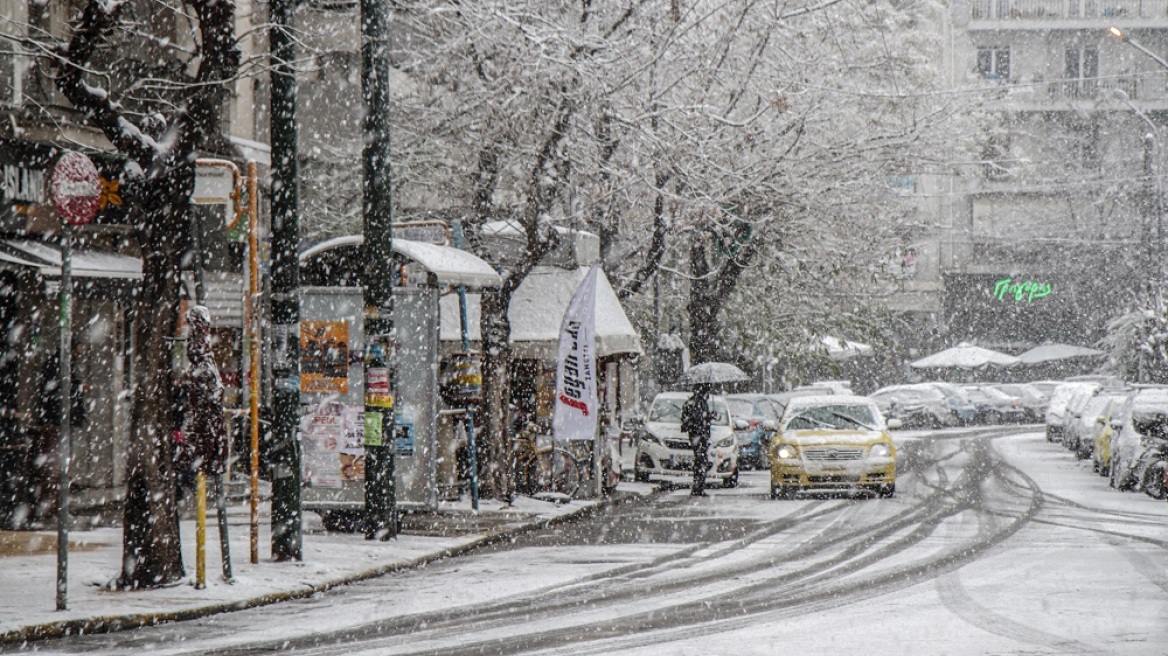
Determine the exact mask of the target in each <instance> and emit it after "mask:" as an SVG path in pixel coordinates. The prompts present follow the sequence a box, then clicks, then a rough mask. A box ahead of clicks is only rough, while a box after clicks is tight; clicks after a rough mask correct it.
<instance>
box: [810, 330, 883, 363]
mask: <svg viewBox="0 0 1168 656" xmlns="http://www.w3.org/2000/svg"><path fill="white" fill-rule="evenodd" d="M820 342H821V343H822V344H823V345H824V346H825V347H827V357H828V359H829V360H833V361H835V362H843V361H845V360H851V359H852V358H857V357H860V356H870V355H874V354H875V352H876V351H875V349H873V348H872V347H871V346H870V345H868V344H864V343H861V342H853V341H851V340H850V339H840V338H839V337H834V336H832V335H824V336H823V337H822V338H821V339H820Z"/></svg>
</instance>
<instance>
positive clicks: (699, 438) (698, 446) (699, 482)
mask: <svg viewBox="0 0 1168 656" xmlns="http://www.w3.org/2000/svg"><path fill="white" fill-rule="evenodd" d="M712 419H713V417H711V414H710V386H709V385H706V384H702V383H699V384H697V385H695V386H694V391H693V395H692V396H690V397H689V399H688V400H687V401H686V402H685V404H684V405H683V406H681V430H683V431H685V432H686V433H688V434H689V443H690V446H691V447H692V448H693V452H694V461H693V467H694V470H693V487H692V488H691V489H690V494H691V495H693V496H695V497H704V496H709V495H707V494H706V472H707V471H709V469H710V422H711V421H712Z"/></svg>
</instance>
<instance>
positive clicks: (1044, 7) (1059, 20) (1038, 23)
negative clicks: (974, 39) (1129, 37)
mask: <svg viewBox="0 0 1168 656" xmlns="http://www.w3.org/2000/svg"><path fill="white" fill-rule="evenodd" d="M1166 17H1168V0H973V3H972V5H971V13H970V28H971V29H973V28H981V29H1011V28H1013V29H1051V28H1054V29H1057V28H1059V27H1063V28H1071V29H1074V28H1079V27H1091V26H1103V27H1106V26H1107V25H1112V24H1120V25H1124V26H1127V27H1140V26H1145V25H1146V26H1148V27H1163V25H1164V23H1163V21H1164V19H1165V18H1166Z"/></svg>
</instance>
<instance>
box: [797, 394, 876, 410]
mask: <svg viewBox="0 0 1168 656" xmlns="http://www.w3.org/2000/svg"><path fill="white" fill-rule="evenodd" d="M849 403H851V404H855V405H875V404H876V402H875V401H873V400H872V399H870V398H868V397H866V396H856V395H854V394H819V395H816V396H797V397H795V398H793V399H791V401H790V402H789V403H787V408H788V409H791V408H807V407H812V406H818V405H847V404H849Z"/></svg>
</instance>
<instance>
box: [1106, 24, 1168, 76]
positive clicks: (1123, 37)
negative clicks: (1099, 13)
mask: <svg viewBox="0 0 1168 656" xmlns="http://www.w3.org/2000/svg"><path fill="white" fill-rule="evenodd" d="M1107 33H1108V34H1110V35H1111V36H1113V37H1115V38H1117V39H1119V40H1120V42H1121V43H1126V44H1128V45H1130V46H1131V47H1133V48H1135V49H1136V50H1139V51H1140V52H1142V53H1144V54H1145V55H1147V56H1149V57H1151V58H1152V60H1153V61H1155V62H1156V63H1157V64H1159V65H1161V66H1163V67H1164V68H1165V69H1168V61H1164V60H1163V59H1162V58H1161V57H1160V56H1159V55H1157V54H1156V53H1154V52H1152V51H1151V50H1148V49H1147V48H1145V47H1144V46H1143V44H1141V43H1140V42H1139V41H1136V40H1135V39H1133V38H1131V37H1130V36H1128V35H1127V34H1124V33H1123V30H1121V29H1119V28H1118V27H1116V26H1114V25H1112V26H1111V27H1109V28H1107Z"/></svg>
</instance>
